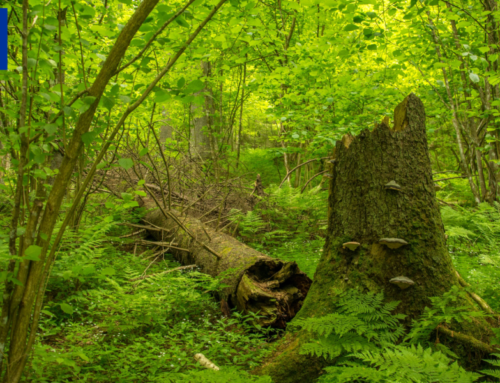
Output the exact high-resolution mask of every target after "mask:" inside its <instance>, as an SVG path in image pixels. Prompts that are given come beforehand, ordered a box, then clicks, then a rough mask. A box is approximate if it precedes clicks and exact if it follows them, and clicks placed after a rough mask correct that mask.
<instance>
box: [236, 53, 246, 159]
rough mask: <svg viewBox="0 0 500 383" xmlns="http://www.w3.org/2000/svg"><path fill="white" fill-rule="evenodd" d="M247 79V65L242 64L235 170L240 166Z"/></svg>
mask: <svg viewBox="0 0 500 383" xmlns="http://www.w3.org/2000/svg"><path fill="white" fill-rule="evenodd" d="M246 78H247V64H246V63H245V64H243V80H242V84H241V105H240V125H239V127H238V143H237V147H236V169H238V165H239V164H240V152H241V131H242V130H243V105H244V102H245V81H246Z"/></svg>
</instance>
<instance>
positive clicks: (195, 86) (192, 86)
mask: <svg viewBox="0 0 500 383" xmlns="http://www.w3.org/2000/svg"><path fill="white" fill-rule="evenodd" d="M203 88H205V84H204V83H203V81H201V80H194V81H192V82H190V83H189V85H188V86H187V88H186V89H185V90H184V93H196V92H199V91H201V90H202V89H203Z"/></svg>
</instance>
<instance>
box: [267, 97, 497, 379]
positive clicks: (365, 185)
mask: <svg viewBox="0 0 500 383" xmlns="http://www.w3.org/2000/svg"><path fill="white" fill-rule="evenodd" d="M394 125H395V126H394V128H393V129H391V128H390V127H389V126H388V121H385V120H384V122H383V123H382V124H380V125H377V126H376V127H375V129H374V130H373V131H372V132H370V131H368V130H364V131H363V132H361V133H360V134H359V135H358V136H357V137H353V136H351V135H346V136H344V138H343V139H342V141H339V142H337V146H336V150H335V156H336V160H335V164H334V165H333V177H332V180H331V182H330V189H329V200H328V201H329V202H328V207H329V210H328V212H329V214H328V216H329V218H328V235H327V239H326V243H325V248H324V251H323V255H322V258H321V260H320V262H319V264H318V267H317V269H316V274H315V276H314V282H313V284H312V286H311V289H310V291H309V293H308V295H307V298H306V300H305V301H304V305H303V307H302V309H301V310H300V312H299V313H298V314H297V318H302V319H303V318H308V317H318V316H323V315H326V314H329V313H331V312H332V311H333V307H334V306H333V305H334V300H333V299H332V296H331V295H332V294H336V292H341V291H344V290H347V289H352V288H359V289H360V290H361V291H372V292H380V291H384V294H385V297H386V300H387V301H400V302H401V303H400V304H399V306H398V308H397V312H399V313H403V314H406V315H407V317H406V319H405V323H406V324H410V322H411V320H412V319H415V318H417V317H418V316H419V315H420V314H421V313H422V312H423V310H424V307H425V306H429V304H430V301H429V297H433V296H437V295H441V294H443V293H444V292H446V291H448V290H450V288H451V287H452V286H460V284H459V281H458V276H457V274H456V272H455V269H454V267H453V264H452V261H451V257H450V255H449V253H448V250H447V247H446V243H445V238H444V228H443V223H442V220H441V215H440V212H439V208H438V203H437V201H436V196H435V190H434V182H433V180H432V171H431V163H430V157H429V153H428V148H427V138H426V131H425V113H424V107H423V104H422V102H421V101H420V99H418V98H417V97H416V96H415V95H414V94H410V95H409V96H408V97H407V98H406V99H405V100H404V101H403V102H402V103H401V104H399V105H398V107H397V108H396V110H395V124H394ZM391 181H395V183H397V184H399V188H398V187H397V186H396V185H394V186H393V187H392V188H390V187H386V185H387V184H388V183H389V182H391ZM382 238H389V239H401V240H404V241H405V242H407V244H406V245H404V246H402V247H399V248H394V249H391V248H390V247H389V246H387V245H386V244H385V243H388V242H390V241H381V239H382ZM346 242H358V243H359V244H360V246H359V247H358V248H357V249H355V250H350V249H349V248H347V247H344V246H343V244H344V243H346ZM400 276H405V277H407V278H409V279H411V280H412V281H413V282H414V285H412V286H411V287H409V288H407V289H401V288H399V287H398V286H397V285H395V284H392V283H390V280H391V279H393V278H395V277H400ZM464 304H468V305H470V306H471V310H477V309H478V308H477V307H474V303H473V302H472V300H470V301H467V302H465V303H464ZM465 326H470V327H465ZM479 326H481V328H482V329H483V335H482V337H481V336H478V333H477V332H476V331H477V330H478V327H479ZM483 326H484V323H482V322H481V324H479V322H477V323H476V324H472V323H467V324H464V327H465V328H459V327H458V326H457V328H454V329H453V330H455V331H466V332H468V333H469V334H471V335H476V336H477V337H478V338H481V339H483V341H484V339H487V338H488V335H491V331H488V330H485V328H484V327H483ZM485 327H486V326H485ZM489 333H490V334H489ZM308 337H309V335H308V334H307V333H305V332H299V333H298V334H291V335H290V334H288V336H287V337H286V338H285V341H284V342H283V344H282V345H281V347H280V349H279V350H278V352H277V354H276V355H274V357H273V358H272V359H271V360H270V361H269V362H268V363H267V364H265V365H264V366H263V367H262V368H260V369H259V370H258V371H257V373H264V374H269V375H271V376H272V377H273V379H274V381H275V382H280V383H287V382H311V381H313V380H314V377H317V376H318V374H319V373H320V372H321V370H322V368H323V366H324V364H325V363H327V362H326V361H325V360H322V359H319V358H312V357H307V358H305V357H304V355H299V349H300V345H301V344H302V343H303V342H304V341H307V340H308ZM442 338H444V337H442ZM442 338H441V342H442V343H446V344H447V345H448V346H450V347H452V348H453V349H454V350H455V352H457V348H458V349H459V351H460V349H462V351H464V348H465V347H464V345H459V344H458V345H457V342H459V341H458V340H456V339H453V338H448V339H442ZM454 346H457V347H454ZM467 351H469V352H470V349H469V350H467ZM467 351H466V352H467ZM462 354H463V353H462Z"/></svg>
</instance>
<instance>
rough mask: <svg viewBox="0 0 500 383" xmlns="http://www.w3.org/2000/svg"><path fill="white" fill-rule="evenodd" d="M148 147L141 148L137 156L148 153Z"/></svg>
mask: <svg viewBox="0 0 500 383" xmlns="http://www.w3.org/2000/svg"><path fill="white" fill-rule="evenodd" d="M148 151H149V149H148V148H142V149H141V151H140V152H139V157H142V156H144V155H146V154H148Z"/></svg>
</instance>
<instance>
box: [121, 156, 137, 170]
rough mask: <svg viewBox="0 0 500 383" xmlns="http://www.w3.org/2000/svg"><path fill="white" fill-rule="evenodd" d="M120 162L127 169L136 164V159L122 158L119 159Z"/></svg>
mask: <svg viewBox="0 0 500 383" xmlns="http://www.w3.org/2000/svg"><path fill="white" fill-rule="evenodd" d="M118 164H119V165H120V166H121V167H122V168H123V169H125V170H129V169H130V168H131V167H132V166H134V161H132V159H131V158H120V159H119V160H118Z"/></svg>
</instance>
